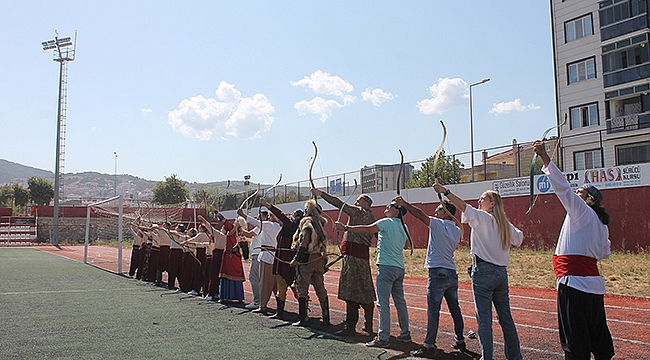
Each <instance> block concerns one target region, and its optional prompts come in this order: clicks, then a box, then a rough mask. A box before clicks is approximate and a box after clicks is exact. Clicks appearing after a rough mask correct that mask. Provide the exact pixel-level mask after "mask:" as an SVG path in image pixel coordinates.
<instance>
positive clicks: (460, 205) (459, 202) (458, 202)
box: [433, 183, 467, 212]
mask: <svg viewBox="0 0 650 360" xmlns="http://www.w3.org/2000/svg"><path fill="white" fill-rule="evenodd" d="M433 190H435V191H436V192H437V193H438V194H443V195H445V197H447V199H449V201H450V202H451V203H452V204H454V206H455V207H456V208H457V209H459V210H460V211H462V212H465V206H466V205H467V204H465V201H464V200H463V199H461V198H459V197H458V196H456V195H455V194H453V193H452V192H451V191H448V190H447V189H446V188H445V187H444V186H442V185H440V184H438V183H435V184H433Z"/></svg>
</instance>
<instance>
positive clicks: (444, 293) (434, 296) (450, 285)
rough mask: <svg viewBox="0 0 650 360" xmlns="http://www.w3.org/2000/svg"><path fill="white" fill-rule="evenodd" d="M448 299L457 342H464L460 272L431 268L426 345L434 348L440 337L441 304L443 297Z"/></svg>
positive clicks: (428, 284) (428, 285)
mask: <svg viewBox="0 0 650 360" xmlns="http://www.w3.org/2000/svg"><path fill="white" fill-rule="evenodd" d="M443 297H444V298H445V300H446V301H447V307H448V308H449V312H450V313H451V317H452V319H454V333H455V334H456V335H455V337H456V342H463V341H464V337H463V331H464V323H463V315H462V314H461V313H460V306H458V274H456V270H452V269H446V268H440V267H438V268H430V269H429V280H428V282H427V337H426V338H425V339H424V347H426V348H433V347H434V346H435V345H436V338H437V337H438V323H439V321H440V305H441V304H442V298H443Z"/></svg>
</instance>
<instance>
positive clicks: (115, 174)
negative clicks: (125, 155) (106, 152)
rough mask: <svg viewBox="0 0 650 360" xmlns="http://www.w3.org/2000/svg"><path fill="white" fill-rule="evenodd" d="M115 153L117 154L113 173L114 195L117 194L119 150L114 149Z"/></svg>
mask: <svg viewBox="0 0 650 360" xmlns="http://www.w3.org/2000/svg"><path fill="white" fill-rule="evenodd" d="M113 155H115V172H114V173H113V174H114V179H115V180H114V183H115V184H114V186H113V189H114V193H113V196H117V151H113Z"/></svg>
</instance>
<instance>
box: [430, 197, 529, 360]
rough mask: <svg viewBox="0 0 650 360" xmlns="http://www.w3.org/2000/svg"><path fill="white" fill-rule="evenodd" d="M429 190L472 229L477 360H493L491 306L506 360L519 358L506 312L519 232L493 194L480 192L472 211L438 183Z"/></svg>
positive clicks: (513, 325)
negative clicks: (448, 203)
mask: <svg viewBox="0 0 650 360" xmlns="http://www.w3.org/2000/svg"><path fill="white" fill-rule="evenodd" d="M433 188H434V189H435V190H436V192H437V193H439V194H444V195H445V196H446V197H447V198H448V199H449V201H451V203H452V204H454V205H455V206H456V208H458V209H459V210H460V211H462V212H463V215H462V222H463V223H466V224H469V226H470V228H472V233H471V235H470V254H472V257H473V265H472V268H471V277H472V292H473V293H474V306H475V309H476V321H477V323H478V336H479V339H480V341H481V353H482V355H483V357H482V358H481V359H485V360H491V359H492V358H493V353H494V344H493V336H492V304H494V308H495V309H496V311H497V316H498V318H499V325H501V330H502V331H503V338H504V352H505V355H506V358H507V359H509V360H514V359H521V358H522V356H521V349H520V345H519V335H518V334H517V328H516V327H515V322H514V320H513V319H512V314H511V313H510V296H509V292H508V271H507V266H508V260H509V259H510V247H511V246H516V247H518V246H519V245H521V242H522V241H523V233H522V231H521V230H519V229H517V228H516V227H515V226H514V225H512V224H511V223H510V221H508V218H507V217H506V214H505V212H504V209H503V201H502V200H501V196H500V195H499V193H497V192H496V191H492V190H487V191H485V192H483V194H482V195H481V197H480V198H479V199H478V208H474V207H473V206H471V205H469V204H467V203H465V201H463V200H462V199H461V198H459V197H458V196H456V195H454V194H452V193H451V191H449V190H447V189H445V188H444V187H443V186H442V185H440V184H435V185H434V186H433Z"/></svg>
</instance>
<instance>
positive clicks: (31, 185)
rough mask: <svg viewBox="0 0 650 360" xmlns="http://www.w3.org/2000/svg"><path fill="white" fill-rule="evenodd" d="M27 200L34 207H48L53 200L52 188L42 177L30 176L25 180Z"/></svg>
mask: <svg viewBox="0 0 650 360" xmlns="http://www.w3.org/2000/svg"><path fill="white" fill-rule="evenodd" d="M27 189H28V191H29V199H30V200H31V201H32V202H33V203H34V204H36V205H40V206H45V205H49V203H50V201H52V199H53V198H54V187H53V186H52V183H51V182H50V181H49V180H47V179H45V178H42V177H37V176H32V177H30V178H29V179H27Z"/></svg>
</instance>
